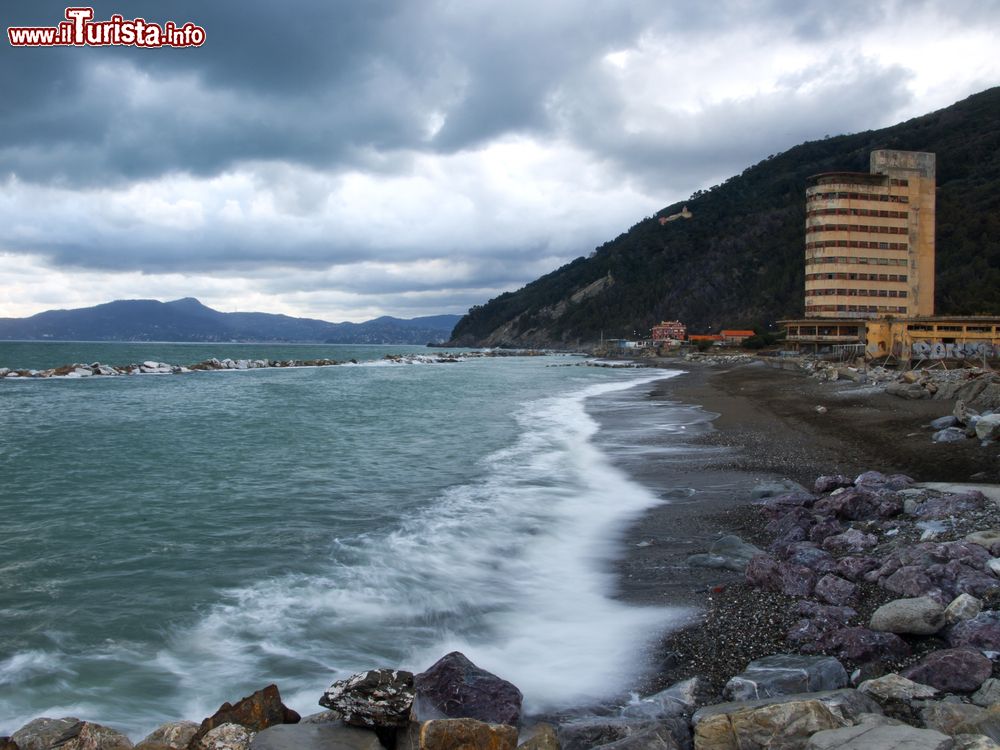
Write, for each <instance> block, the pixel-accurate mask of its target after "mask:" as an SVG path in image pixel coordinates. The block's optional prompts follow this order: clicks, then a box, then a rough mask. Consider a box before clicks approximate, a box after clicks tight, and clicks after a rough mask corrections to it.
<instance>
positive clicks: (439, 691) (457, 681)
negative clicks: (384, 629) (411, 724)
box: [413, 651, 522, 727]
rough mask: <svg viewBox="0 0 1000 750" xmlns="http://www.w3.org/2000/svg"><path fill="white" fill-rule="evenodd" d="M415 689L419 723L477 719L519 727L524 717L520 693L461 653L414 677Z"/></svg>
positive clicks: (447, 657)
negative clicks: (446, 719)
mask: <svg viewBox="0 0 1000 750" xmlns="http://www.w3.org/2000/svg"><path fill="white" fill-rule="evenodd" d="M413 686H414V688H415V691H416V695H415V698H414V701H413V713H414V716H415V717H416V719H417V720H418V721H427V720H429V719H434V718H449V719H478V720H479V721H483V722H487V723H489V724H510V725H511V726H515V727H516V726H517V723H518V721H519V719H520V717H521V700H522V696H521V691H520V690H518V689H517V688H516V687H515V686H514V685H512V684H511V683H509V682H507V681H506V680H503V679H501V678H499V677H497V676H496V675H495V674H492V673H491V672H487V671H486V670H485V669H480V668H479V667H477V666H476V665H475V664H473V663H472V662H471V661H469V660H468V659H467V658H466V657H465V656H464V655H463V654H460V653H459V652H458V651H453V652H452V653H450V654H448V655H447V656H444V657H442V658H441V659H440V660H439V661H437V662H436V663H435V664H434V665H433V666H432V667H431V668H430V669H428V670H427V671H425V672H421V673H420V674H418V675H415V676H414V678H413Z"/></svg>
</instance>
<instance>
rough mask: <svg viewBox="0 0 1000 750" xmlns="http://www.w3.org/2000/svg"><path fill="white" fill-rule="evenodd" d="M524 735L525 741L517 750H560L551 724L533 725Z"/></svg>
mask: <svg viewBox="0 0 1000 750" xmlns="http://www.w3.org/2000/svg"><path fill="white" fill-rule="evenodd" d="M525 734H526V737H527V739H525V741H524V742H522V743H521V744H520V745H518V746H517V750H561V746H560V744H559V735H558V734H556V728H555V727H554V726H552V725H551V724H544V723H543V724H535V726H533V727H531V729H529V730H528V731H527V732H526V733H525Z"/></svg>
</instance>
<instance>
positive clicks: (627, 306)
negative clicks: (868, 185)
mask: <svg viewBox="0 0 1000 750" xmlns="http://www.w3.org/2000/svg"><path fill="white" fill-rule="evenodd" d="M878 148H891V149H903V150H912V151H932V152H934V153H936V154H937V178H938V204H937V219H938V224H937V295H936V305H937V313H938V314H974V313H990V314H1000V87H998V88H993V89H989V90H987V91H985V92H983V93H980V94H977V95H975V96H972V97H969V98H968V99H966V100H964V101H961V102H959V103H957V104H954V105H952V106H951V107H948V108H946V109H943V110H939V111H937V112H933V113H931V114H929V115H925V116H923V117H918V118H915V119H913V120H909V121H907V122H904V123H901V124H899V125H895V126H893V127H889V128H884V129H882V130H874V131H868V132H864V133H858V134H854V135H845V136H838V137H835V138H827V139H824V140H821V141H813V142H809V143H804V144H802V145H800V146H796V147H795V148H792V149H790V150H788V151H786V152H784V153H782V154H778V155H776V156H772V157H768V158H767V159H766V160H764V161H762V162H760V163H759V164H756V165H754V166H752V167H749V168H748V169H746V170H745V171H744V172H743V173H742V174H740V175H737V176H734V177H731V178H730V179H728V180H726V182H725V183H723V184H722V185H717V186H715V187H713V188H711V189H709V190H707V191H699V192H697V193H695V194H694V195H693V196H691V198H690V199H689V200H687V201H682V202H679V203H676V204H674V205H671V206H667V207H666V208H664V209H663V210H662V211H660V212H659V213H658V214H657V215H656V216H654V217H649V218H646V219H643V220H642V221H640V222H639V223H638V224H636V225H635V226H633V227H632V228H631V229H629V230H628V232H626V233H624V234H622V235H620V236H619V237H617V238H615V239H614V240H612V241H610V242H607V243H605V244H604V245H602V246H601V247H599V248H597V250H596V251H595V252H594V253H592V254H591V255H590V257H588V258H583V257H581V258H578V259H577V260H575V261H573V262H572V263H569V264H567V265H565V266H563V267H562V268H559V269H558V270H556V271H553V272H552V273H550V274H547V275H545V276H543V277H541V278H540V279H537V280H536V281H533V282H531V283H530V284H528V285H527V286H525V287H524V288H522V289H520V290H518V291H516V292H509V293H506V294H502V295H500V296H499V297H497V298H495V299H493V300H490V301H489V302H488V303H486V304H485V305H481V306H477V307H474V308H472V309H471V310H470V311H469V313H468V314H467V315H466V316H465V317H464V318H462V319H461V320H460V321H459V323H458V325H457V326H456V327H455V329H454V332H453V333H452V340H453V341H454V342H455V343H461V344H473V343H474V344H486V345H514V346H525V345H535V346H570V345H578V344H584V343H588V342H594V341H597V340H598V339H599V338H600V337H601V336H602V335H603V336H604V337H605V338H613V337H632V336H634V335H635V334H636V332H638V333H639V334H640V335H648V332H649V329H650V327H651V326H653V325H654V324H655V323H657V322H658V321H660V320H662V319H674V318H678V319H680V320H682V321H684V322H686V323H687V324H688V328H689V330H693V331H695V332H698V331H715V330H718V329H719V328H720V327H723V326H725V327H740V328H744V327H749V326H754V325H767V324H769V323H773V322H774V321H776V320H778V319H780V318H783V317H795V316H800V315H802V307H803V295H802V289H803V253H804V248H803V244H804V225H805V187H806V178H807V177H809V176H810V175H814V174H817V173H820V172H828V171H840V170H851V171H867V170H868V159H869V153H870V152H871V151H872V150H873V149H878ZM685 205H686V206H687V207H688V209H689V210H690V211H691V214H692V217H691V218H690V219H686V218H679V219H676V220H674V221H671V222H669V223H667V224H665V225H661V224H660V222H659V221H658V218H659V217H661V216H668V215H671V214H674V213H676V212H678V211H680V210H681V209H682V207H683V206H685ZM581 250H586V251H589V248H586V249H583V248H581Z"/></svg>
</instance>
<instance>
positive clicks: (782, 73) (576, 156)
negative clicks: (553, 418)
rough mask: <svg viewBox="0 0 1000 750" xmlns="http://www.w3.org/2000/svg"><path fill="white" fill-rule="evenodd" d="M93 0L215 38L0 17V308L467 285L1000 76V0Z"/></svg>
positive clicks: (349, 298) (492, 284) (295, 300)
mask: <svg viewBox="0 0 1000 750" xmlns="http://www.w3.org/2000/svg"><path fill="white" fill-rule="evenodd" d="M65 7H66V6H65V5H64V4H58V3H52V2H49V1H48V0H45V1H44V2H40V1H39V0H8V2H6V3H4V6H3V11H2V18H3V21H4V25H5V26H19V25H55V24H57V23H58V22H59V21H60V20H62V19H63V12H64V10H65ZM94 11H95V18H96V19H97V20H104V19H107V18H109V17H110V16H111V15H112V14H114V13H119V14H122V15H124V16H125V17H126V18H135V17H143V18H145V19H147V20H149V21H153V22H159V23H162V22H165V21H176V22H178V23H183V22H185V21H193V22H195V23H197V24H198V25H200V26H202V27H204V28H205V29H206V32H207V41H206V43H205V44H204V46H202V47H198V48H185V49H168V48H162V49H136V48H124V47H104V48H96V47H81V48H75V47H71V48H36V49H26V48H14V47H11V46H10V45H9V44H4V45H3V46H2V47H0V92H2V95H3V96H2V99H0V134H2V138H0V185H2V189H0V258H2V259H3V260H4V266H5V267H6V269H7V270H6V272H5V271H3V270H2V268H0V315H23V314H30V313H32V312H37V311H39V310H41V309H44V308H46V307H51V306H53V301H54V300H55V301H56V302H55V305H57V306H71V305H74V304H92V303H96V302H100V301H105V299H106V298H109V297H108V296H109V295H110V296H113V297H139V296H149V297H158V298H168V297H171V296H175V295H176V296H186V295H188V294H197V295H200V296H202V298H203V300H204V301H205V302H206V303H208V304H215V305H217V306H219V307H221V308H224V309H232V308H234V307H239V308H240V309H249V308H250V307H251V306H252V305H256V306H257V307H258V308H259V309H263V310H268V311H274V312H288V313H291V314H302V315H310V316H314V317H321V318H327V319H344V318H348V319H357V320H360V319H364V318H365V317H369V316H370V315H371V314H372V313H374V314H380V313H383V312H385V313H390V314H411V315H416V314H431V313H437V312H462V311H464V309H466V308H467V307H468V306H469V305H470V304H476V303H481V302H483V301H485V300H486V299H488V298H489V297H491V296H494V295H495V294H497V293H499V292H501V291H504V290H507V289H512V288H516V287H518V286H520V285H522V284H523V283H525V282H527V281H530V280H531V279H533V278H535V277H537V276H538V275H540V274H542V273H545V272H547V271H549V270H551V269H552V268H555V267H556V266H558V265H560V264H562V263H564V262H567V261H568V260H571V259H572V258H574V257H577V256H579V255H586V254H587V253H589V252H590V251H591V250H592V249H593V247H594V246H595V245H598V244H600V243H601V242H603V241H605V240H606V239H609V238H611V237H613V236H615V235H616V234H618V233H619V232H621V231H623V230H624V229H626V228H627V227H628V226H629V225H631V224H632V223H634V222H635V221H637V220H638V219H640V218H642V217H643V216H645V215H649V214H651V213H653V212H655V211H656V210H658V209H659V208H661V207H662V206H665V205H667V204H669V203H671V202H674V201H677V200H683V199H684V198H685V197H686V196H687V195H689V194H690V193H691V192H693V191H695V190H698V189H701V188H705V187H708V186H709V185H711V184H714V183H716V182H719V181H721V180H723V179H725V178H727V177H728V176H730V175H732V174H735V173H739V172H740V171H742V170H743V169H744V168H745V167H746V166H748V165H749V164H751V163H754V162H756V161H759V160H760V159H763V158H765V157H766V156H768V155H769V154H771V153H775V152H777V151H780V150H783V149H785V148H788V147H790V146H793V145H795V144H797V143H799V142H802V141H804V140H809V139H816V138H822V137H824V136H825V135H830V134H838V133H843V132H852V131H857V130H864V129H869V128H874V127H880V126H884V125H887V124H891V123H893V122H897V121H899V120H901V119H905V118H906V117H910V116H915V115H918V114H922V113H924V112H927V111H930V110H932V109H935V108H937V107H941V106H946V105H948V104H950V103H952V102H953V101H956V100H958V99H960V98H963V97H964V96H967V95H969V94H971V93H975V92H976V91H979V90H982V89H984V88H986V87H988V86H990V85H995V84H996V82H997V80H998V78H1000V61H998V60H997V59H996V55H995V49H996V48H997V43H998V41H1000V40H998V39H997V36H998V34H997V33H996V29H998V28H1000V3H996V2H986V3H983V2H979V3H972V2H952V3H948V4H947V5H945V4H944V3H935V2H923V3H919V2H917V3H913V2H911V3H907V4H906V5H905V8H904V6H903V5H902V4H899V3H892V2H890V3H883V4H873V3H870V2H857V1H850V2H843V3H839V4H837V5H836V6H835V7H834V6H832V5H829V4H822V5H821V4H815V3H801V2H790V1H788V0H769V1H766V2H757V3H752V4H751V3H747V2H745V1H740V0H723V1H722V2H719V3H714V4H705V3H695V2H673V3H663V2H662V0H658V1H653V0H625V2H622V1H621V0H605V1H603V2H594V3H588V4H587V5H586V6H581V5H580V4H579V3H577V2H569V1H568V0H547V2H545V3H538V2H537V1H536V2H530V3H529V2H526V1H525V0H512V1H511V0H509V1H507V2H475V3H454V2H448V1H446V0H440V1H439V2H434V1H433V0H412V1H409V2H405V3H404V2H388V1H386V0H373V1H370V2H363V3H358V2H350V3H348V2H329V1H327V0H302V1H301V2H297V3H295V4H278V3H273V2H257V1H251V2H235V1H229V0H226V1H216V2H211V3H204V2H190V1H186V0H175V1H172V2H164V1H163V0H159V1H152V0H130V1H129V2H127V3H124V2H104V1H103V0H102V1H101V2H96V3H94ZM904 11H905V12H904ZM72 279H76V280H77V281H79V280H80V279H87V280H88V284H87V289H88V290H90V291H84V290H82V289H81V288H80V285H79V284H76V285H73V284H72V283H71V282H70V281H69V280H72Z"/></svg>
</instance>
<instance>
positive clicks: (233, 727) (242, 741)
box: [193, 723, 255, 750]
mask: <svg viewBox="0 0 1000 750" xmlns="http://www.w3.org/2000/svg"><path fill="white" fill-rule="evenodd" d="M254 734H255V732H253V731H251V730H249V729H247V728H246V727H245V726H243V725H241V724H231V723H229V724H219V725H218V726H216V727H213V728H212V729H210V730H208V732H206V733H205V734H204V736H202V737H200V738H199V739H197V740H193V741H194V742H196V743H197V744H196V745H195V748H196V749H197V750H250V741H251V740H252V739H253V736H254Z"/></svg>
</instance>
